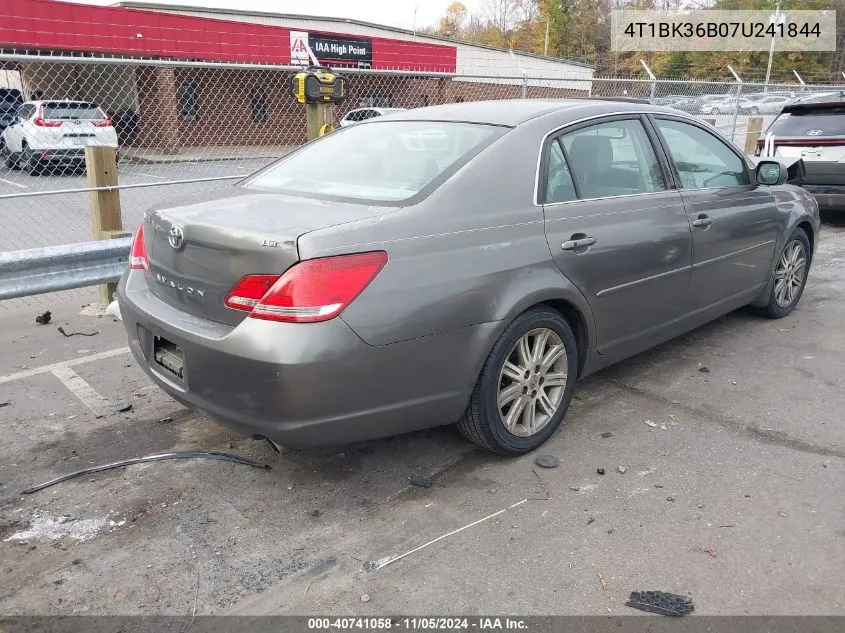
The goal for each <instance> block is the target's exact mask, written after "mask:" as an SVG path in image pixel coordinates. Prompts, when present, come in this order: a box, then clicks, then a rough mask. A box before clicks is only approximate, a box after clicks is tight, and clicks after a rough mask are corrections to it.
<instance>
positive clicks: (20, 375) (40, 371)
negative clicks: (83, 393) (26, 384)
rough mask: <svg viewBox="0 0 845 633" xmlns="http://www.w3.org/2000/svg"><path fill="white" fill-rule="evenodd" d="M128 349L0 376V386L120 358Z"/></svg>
mask: <svg viewBox="0 0 845 633" xmlns="http://www.w3.org/2000/svg"><path fill="white" fill-rule="evenodd" d="M128 353H129V348H128V347H118V348H117V349H110V350H108V351H106V352H99V353H97V354H91V355H89V356H82V357H81V358H74V359H71V360H65V361H62V362H60V363H53V364H52V365H44V366H43V367H34V368H33V369H27V370H25V371H19V372H18V373H16V374H7V375H6V376H0V384H3V383H4V382H12V381H13V380H20V379H21V378H29V377H31V376H38V375H39V374H47V373H55V371H56V370H60V369H63V368H65V367H74V366H75V365H84V364H85V363H90V362H93V361H95V360H102V359H103V358H111V357H112V356H120V355H122V354H128Z"/></svg>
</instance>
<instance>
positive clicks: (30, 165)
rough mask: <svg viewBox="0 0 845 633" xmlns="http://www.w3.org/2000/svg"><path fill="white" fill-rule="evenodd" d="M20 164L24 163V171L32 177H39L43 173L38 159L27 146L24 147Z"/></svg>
mask: <svg viewBox="0 0 845 633" xmlns="http://www.w3.org/2000/svg"><path fill="white" fill-rule="evenodd" d="M20 162H21V163H22V167H23V170H24V171H25V172H26V173H28V174H29V175H30V176H37V175H39V174H40V173H41V165H40V163H39V161H38V159H37V158H35V155H34V154H33V153H32V150H31V149H29V148H28V147H27V146H26V145H24V146H23V151H22V152H21V158H20Z"/></svg>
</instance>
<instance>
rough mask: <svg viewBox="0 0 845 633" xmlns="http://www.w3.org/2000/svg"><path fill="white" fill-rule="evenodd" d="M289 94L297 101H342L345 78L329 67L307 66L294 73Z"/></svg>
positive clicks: (344, 90)
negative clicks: (301, 70)
mask: <svg viewBox="0 0 845 633" xmlns="http://www.w3.org/2000/svg"><path fill="white" fill-rule="evenodd" d="M291 94H292V95H293V98H294V99H296V102H297V103H343V101H344V100H345V99H346V80H345V79H344V78H343V77H341V76H340V75H338V74H336V73H335V72H334V71H333V70H332V69H331V68H326V67H324V66H309V67H308V68H307V69H306V70H304V71H303V72H301V73H296V75H294V77H293V80H292V81H291Z"/></svg>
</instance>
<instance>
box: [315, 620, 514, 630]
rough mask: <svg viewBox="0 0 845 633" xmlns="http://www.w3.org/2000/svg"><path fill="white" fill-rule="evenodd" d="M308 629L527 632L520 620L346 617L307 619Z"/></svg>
mask: <svg viewBox="0 0 845 633" xmlns="http://www.w3.org/2000/svg"><path fill="white" fill-rule="evenodd" d="M308 628H309V630H314V631H330V630H341V631H342V630H349V631H379V630H381V631H385V630H391V629H396V630H407V631H471V630H478V631H499V630H501V631H520V630H521V631H524V630H527V629H528V624H527V623H526V622H525V620H523V619H520V618H509V617H475V618H464V617H458V618H442V617H414V618H396V617H394V618H385V617H373V618H367V617H349V618H309V619H308Z"/></svg>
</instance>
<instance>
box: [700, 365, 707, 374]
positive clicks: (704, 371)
mask: <svg viewBox="0 0 845 633" xmlns="http://www.w3.org/2000/svg"><path fill="white" fill-rule="evenodd" d="M698 371H700V372H701V373H702V374H709V373H710V368H709V367H708V366H707V365H699V366H698Z"/></svg>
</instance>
